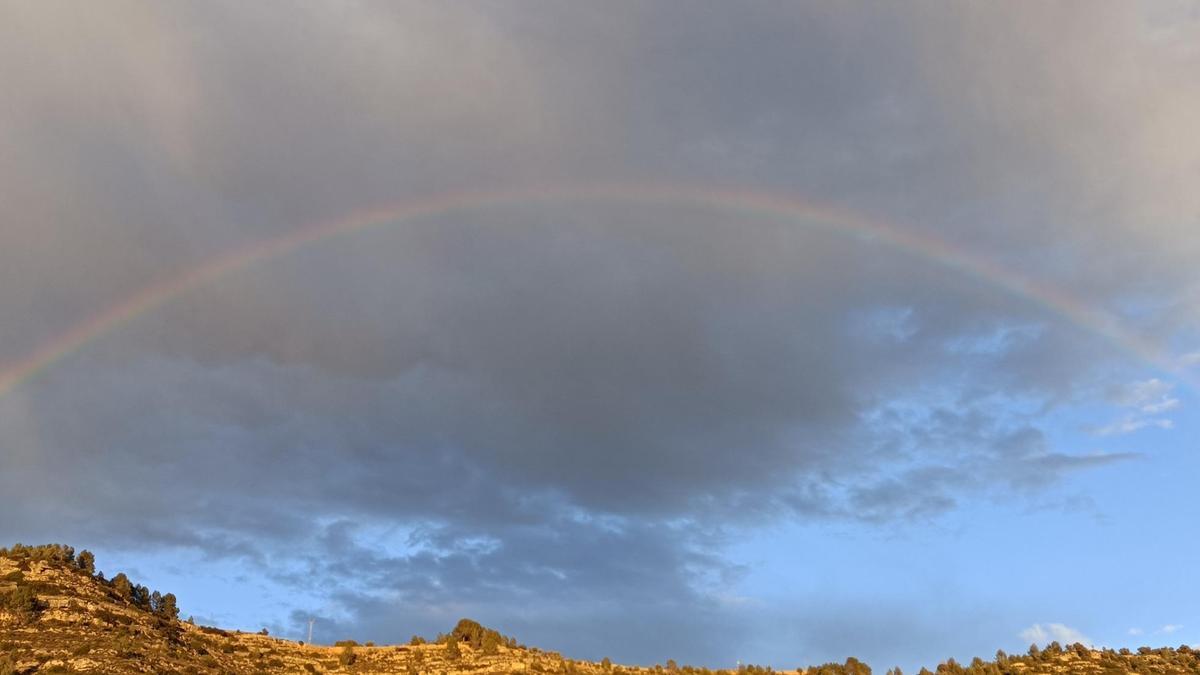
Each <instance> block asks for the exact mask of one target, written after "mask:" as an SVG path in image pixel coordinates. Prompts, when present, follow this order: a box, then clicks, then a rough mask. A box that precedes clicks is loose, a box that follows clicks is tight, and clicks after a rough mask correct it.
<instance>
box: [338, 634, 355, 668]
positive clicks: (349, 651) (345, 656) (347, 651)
mask: <svg viewBox="0 0 1200 675" xmlns="http://www.w3.org/2000/svg"><path fill="white" fill-rule="evenodd" d="M351 642H353V640H351ZM357 660H358V655H357V654H355V653H354V645H345V646H343V647H342V652H341V653H340V654H338V663H340V664H342V666H343V667H348V666H352V665H354V662H355V661H357Z"/></svg>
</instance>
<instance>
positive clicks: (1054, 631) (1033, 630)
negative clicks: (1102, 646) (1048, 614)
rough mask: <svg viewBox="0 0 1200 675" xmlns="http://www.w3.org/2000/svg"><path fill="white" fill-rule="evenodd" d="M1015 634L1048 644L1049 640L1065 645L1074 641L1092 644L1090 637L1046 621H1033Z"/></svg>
mask: <svg viewBox="0 0 1200 675" xmlns="http://www.w3.org/2000/svg"><path fill="white" fill-rule="evenodd" d="M1017 635H1018V637H1020V638H1021V639H1022V640H1025V641H1026V642H1032V643H1035V644H1048V643H1050V642H1059V643H1061V644H1065V645H1069V644H1074V643H1076V642H1082V643H1083V644H1085V645H1090V644H1092V640H1091V638H1089V637H1087V636H1086V635H1084V634H1083V633H1081V632H1079V631H1078V630H1076V629H1074V628H1071V627H1070V626H1067V625H1065V624H1061V623H1048V624H1045V625H1042V624H1040V623H1035V624H1033V625H1032V626H1030V627H1029V628H1026V629H1025V630H1023V631H1021V632H1020V633H1018V634H1017Z"/></svg>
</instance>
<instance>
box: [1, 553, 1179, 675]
mask: <svg viewBox="0 0 1200 675" xmlns="http://www.w3.org/2000/svg"><path fill="white" fill-rule="evenodd" d="M164 597H165V596H160V595H159V594H157V593H153V594H151V593H150V592H149V591H148V590H147V589H146V588H145V587H141V586H137V585H136V584H131V583H130V582H129V581H128V579H125V578H124V576H123V575H121V580H120V581H116V582H114V581H106V580H104V579H103V578H101V577H97V576H95V575H93V574H92V559H91V556H90V554H87V553H86V552H84V553H81V555H80V558H76V557H75V556H74V551H73V549H70V548H69V547H61V546H47V547H32V548H30V547H20V548H18V547H14V550H9V549H0V675H9V674H10V673H20V674H22V675H24V674H26V673H233V674H241V673H402V674H404V675H461V674H467V673H470V674H472V675H489V674H498V675H668V674H669V675H870V673H871V669H870V667H868V666H867V665H866V664H864V663H861V662H860V661H858V660H857V659H853V658H850V659H847V661H846V663H844V664H840V663H828V664H825V665H821V666H814V667H810V668H807V669H801V670H799V671H780V672H775V671H772V670H771V669H769V668H762V667H758V666H743V667H742V668H741V672H737V673H735V672H733V671H710V670H708V669H707V668H692V667H690V666H683V667H677V666H676V665H675V663H674V662H673V661H672V662H669V663H668V665H667V667H665V668H664V667H663V666H654V667H652V668H644V667H633V666H619V665H613V664H611V663H609V662H608V659H605V660H604V661H603V662H601V663H591V662H586V661H572V660H569V659H563V658H562V657H561V656H560V655H558V654H557V653H554V652H545V651H541V650H538V649H529V648H525V647H522V646H518V645H517V644H516V643H515V641H513V640H512V639H510V638H505V637H504V636H502V635H500V634H499V633H497V632H496V631H493V630H491V629H488V628H485V627H483V626H480V625H479V624H478V623H476V622H474V621H470V620H466V619H464V620H463V621H460V622H459V624H458V626H456V627H455V628H454V629H453V630H452V631H451V632H450V633H449V634H448V635H447V636H445V637H446V639H447V640H453V647H451V646H450V645H449V644H417V645H413V644H409V645H398V646H384V647H377V646H366V645H357V644H340V643H339V645H337V646H333V647H328V646H317V645H305V644H301V643H299V642H294V641H291V640H284V639H280V638H276V637H270V636H267V635H260V634H251V633H241V632H236V631H225V630H221V629H219V628H212V627H208V626H196V625H193V624H191V623H187V622H183V621H180V620H178V619H177V618H176V617H175V609H174V596H171V597H170V599H169V600H164ZM454 653H457V656H454ZM936 670H937V673H936V675H1130V674H1136V675H1200V652H1198V651H1194V650H1192V649H1190V648H1189V647H1186V646H1181V647H1179V648H1177V649H1171V648H1163V649H1148V648H1145V647H1143V648H1141V649H1139V650H1137V651H1136V652H1129V651H1128V650H1121V651H1120V652H1116V651H1113V650H1109V649H1104V650H1095V649H1089V648H1087V647H1084V646H1083V645H1078V644H1076V645H1071V646H1069V647H1066V648H1063V647H1061V646H1059V645H1058V644H1057V643H1053V644H1051V645H1049V646H1048V647H1047V648H1045V649H1042V650H1037V649H1032V650H1031V651H1030V653H1029V654H1027V655H1020V656H1008V655H1005V654H1003V653H997V655H996V658H995V660H994V661H982V660H980V659H976V660H975V661H973V662H972V663H971V664H970V665H968V666H962V665H960V664H958V663H956V662H954V661H953V660H950V661H947V662H945V663H942V664H940V665H939V666H938V667H937V669H936ZM888 672H889V675H897V673H893V671H888ZM920 675H935V674H934V673H931V672H930V671H927V670H924V669H922V671H921V673H920Z"/></svg>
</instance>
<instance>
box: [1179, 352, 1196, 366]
mask: <svg viewBox="0 0 1200 675" xmlns="http://www.w3.org/2000/svg"><path fill="white" fill-rule="evenodd" d="M1179 365H1180V366H1183V367H1184V368H1191V367H1192V366H1200V351H1195V352H1188V353H1187V354H1184V355H1183V356H1181V357H1179Z"/></svg>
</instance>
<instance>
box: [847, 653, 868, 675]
mask: <svg viewBox="0 0 1200 675" xmlns="http://www.w3.org/2000/svg"><path fill="white" fill-rule="evenodd" d="M845 669H846V670H845V672H846V675H871V666H868V665H867V664H865V663H863V662H862V661H859V660H858V659H856V658H854V657H853V656H851V657H848V658H847V659H846V665H845Z"/></svg>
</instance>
